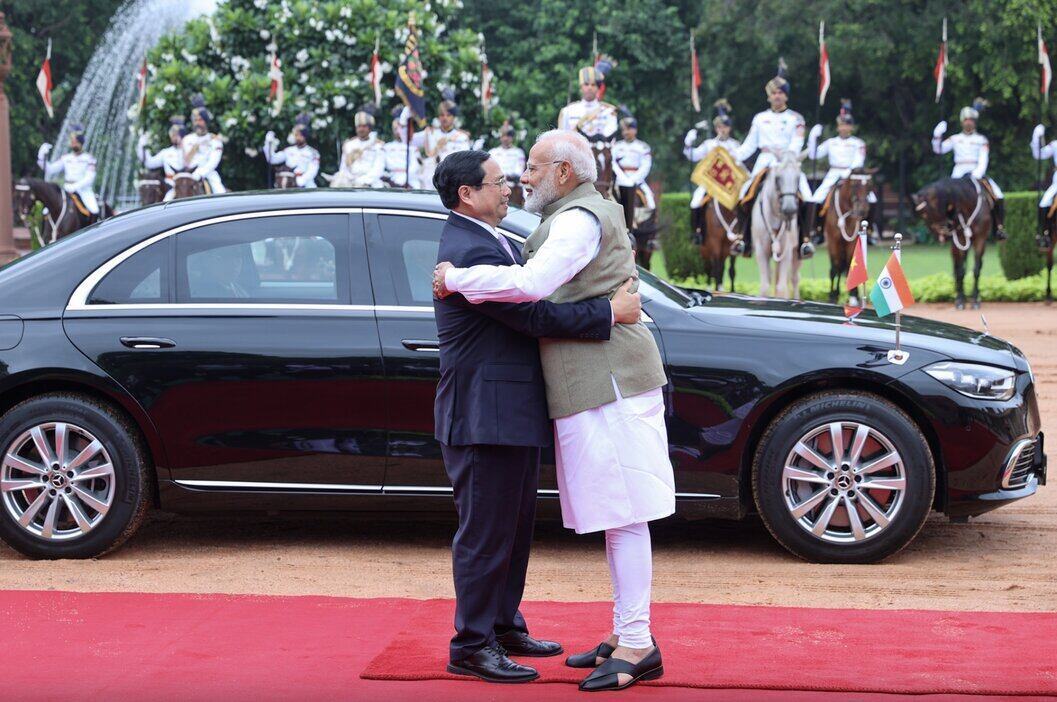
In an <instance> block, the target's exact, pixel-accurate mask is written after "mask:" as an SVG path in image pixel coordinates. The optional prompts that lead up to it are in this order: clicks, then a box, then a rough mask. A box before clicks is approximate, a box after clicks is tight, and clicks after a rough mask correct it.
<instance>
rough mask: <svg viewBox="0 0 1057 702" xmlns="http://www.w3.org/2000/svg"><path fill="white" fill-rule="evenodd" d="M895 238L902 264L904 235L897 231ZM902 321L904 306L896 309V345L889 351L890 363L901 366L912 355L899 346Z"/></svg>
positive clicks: (896, 251)
mask: <svg viewBox="0 0 1057 702" xmlns="http://www.w3.org/2000/svg"><path fill="white" fill-rule="evenodd" d="M895 239H896V243H895V246H893V247H892V252H893V253H894V254H895V257H896V259H897V260H898V261H899V263H900V265H902V263H903V254H902V250H903V235H902V234H900V233H898V232H897V233H896V237H895ZM902 321H903V310H902V308H900V309H898V310H896V347H895V348H894V349H892V350H891V351H889V352H888V362H889V363H894V364H895V365H897V366H901V365H903V364H904V363H906V362H907V358H909V357H910V354H908V353H906V352H905V351H903V350H902V349H901V348H900V346H899V341H900V339H899V333H900V331H901V329H900V327H901V326H902Z"/></svg>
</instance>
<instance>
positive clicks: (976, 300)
mask: <svg viewBox="0 0 1057 702" xmlns="http://www.w3.org/2000/svg"><path fill="white" fill-rule="evenodd" d="M982 241H983V246H980V248H978V249H974V250H973V253H974V254H975V257H974V260H973V309H974V310H978V309H980V271H981V269H983V267H984V251H985V250H986V247H987V240H986V239H982Z"/></svg>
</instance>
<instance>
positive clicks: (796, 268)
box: [790, 256, 801, 300]
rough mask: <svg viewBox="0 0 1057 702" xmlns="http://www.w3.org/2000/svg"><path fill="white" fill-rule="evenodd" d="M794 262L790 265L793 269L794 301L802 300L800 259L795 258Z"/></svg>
mask: <svg viewBox="0 0 1057 702" xmlns="http://www.w3.org/2000/svg"><path fill="white" fill-rule="evenodd" d="M792 258H793V261H792V263H791V264H790V265H791V266H792V268H793V299H795V300H799V299H800V265H801V261H800V257H799V256H793V257H792Z"/></svg>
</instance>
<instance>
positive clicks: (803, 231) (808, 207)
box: [797, 202, 816, 260]
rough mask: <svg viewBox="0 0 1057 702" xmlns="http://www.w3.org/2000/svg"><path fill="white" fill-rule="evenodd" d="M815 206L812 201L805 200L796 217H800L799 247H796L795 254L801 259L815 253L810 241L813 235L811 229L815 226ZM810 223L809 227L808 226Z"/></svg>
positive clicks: (805, 258)
mask: <svg viewBox="0 0 1057 702" xmlns="http://www.w3.org/2000/svg"><path fill="white" fill-rule="evenodd" d="M815 208H816V205H815V203H813V202H805V203H803V204H802V205H801V206H800V212H799V213H798V217H799V218H800V222H799V224H800V225H801V226H800V248H799V249H797V255H799V256H800V258H801V259H803V260H807V259H809V258H811V257H812V256H814V255H815V245H814V244H812V243H811V239H812V238H814V237H813V230H814V227H815ZM808 223H810V228H808Z"/></svg>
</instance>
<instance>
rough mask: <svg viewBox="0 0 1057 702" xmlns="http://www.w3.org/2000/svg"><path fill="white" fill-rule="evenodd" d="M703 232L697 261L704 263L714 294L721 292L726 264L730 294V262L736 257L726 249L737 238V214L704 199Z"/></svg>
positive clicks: (731, 279) (732, 285)
mask: <svg viewBox="0 0 1057 702" xmlns="http://www.w3.org/2000/svg"><path fill="white" fill-rule="evenodd" d="M701 209H702V210H703V214H702V215H701V219H702V220H704V228H705V231H704V232H702V233H701V239H700V241H701V258H702V259H703V260H704V262H705V276H706V279H707V280H708V281H709V285H712V286H713V287H714V289H715V290H716V291H717V292H722V291H723V263H724V262H728V265H729V268H728V275H729V276H730V291H731V292H734V262H735V261H736V260H737V258H738V257H737V256H734V255H731V253H730V247H731V244H733V243H734V242H735V241H737V240H738V239H740V238H741V224H740V222H738V213H737V212H736V211H735V210H730V209H727V208H726V207H724V206H723V205H721V204H719V201H718V200H716V198H714V197H708V198H706V199H705V201H704V202H703V203H702V204H701Z"/></svg>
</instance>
